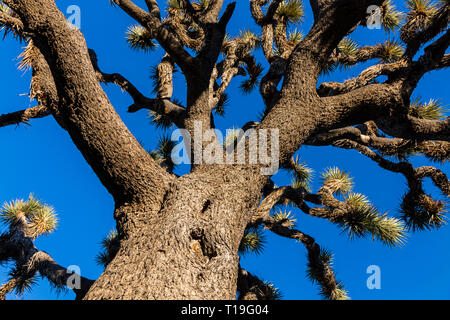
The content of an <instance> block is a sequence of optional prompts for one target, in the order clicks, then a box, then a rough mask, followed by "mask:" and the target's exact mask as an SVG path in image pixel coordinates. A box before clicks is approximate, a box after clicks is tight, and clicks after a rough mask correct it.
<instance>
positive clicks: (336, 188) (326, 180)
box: [322, 167, 353, 195]
mask: <svg viewBox="0 0 450 320" xmlns="http://www.w3.org/2000/svg"><path fill="white" fill-rule="evenodd" d="M322 182H323V185H324V186H326V187H328V188H330V190H331V191H332V193H333V194H336V195H341V194H348V193H349V192H350V191H351V190H352V189H353V178H352V177H350V174H349V173H347V172H345V171H343V170H341V169H339V168H337V167H332V168H328V169H326V170H325V172H323V173H322Z"/></svg>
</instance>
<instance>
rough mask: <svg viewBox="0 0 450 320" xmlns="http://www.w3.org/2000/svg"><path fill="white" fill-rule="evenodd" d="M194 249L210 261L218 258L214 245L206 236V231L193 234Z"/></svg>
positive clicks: (197, 231)
mask: <svg viewBox="0 0 450 320" xmlns="http://www.w3.org/2000/svg"><path fill="white" fill-rule="evenodd" d="M191 239H192V244H191V247H192V249H194V250H196V251H199V253H201V254H202V255H203V256H204V257H206V258H208V260H210V259H212V258H214V257H217V252H216V249H215V248H214V246H213V244H212V243H211V242H210V241H209V240H208V239H207V237H206V236H205V232H204V230H201V229H197V230H192V232H191Z"/></svg>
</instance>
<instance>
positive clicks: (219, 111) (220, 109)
mask: <svg viewBox="0 0 450 320" xmlns="http://www.w3.org/2000/svg"><path fill="white" fill-rule="evenodd" d="M229 103H230V98H229V97H228V94H226V93H222V94H221V95H220V97H219V102H218V103H217V105H216V106H215V107H214V113H215V114H216V115H218V116H220V117H224V116H225V112H226V107H227V106H228V105H229Z"/></svg>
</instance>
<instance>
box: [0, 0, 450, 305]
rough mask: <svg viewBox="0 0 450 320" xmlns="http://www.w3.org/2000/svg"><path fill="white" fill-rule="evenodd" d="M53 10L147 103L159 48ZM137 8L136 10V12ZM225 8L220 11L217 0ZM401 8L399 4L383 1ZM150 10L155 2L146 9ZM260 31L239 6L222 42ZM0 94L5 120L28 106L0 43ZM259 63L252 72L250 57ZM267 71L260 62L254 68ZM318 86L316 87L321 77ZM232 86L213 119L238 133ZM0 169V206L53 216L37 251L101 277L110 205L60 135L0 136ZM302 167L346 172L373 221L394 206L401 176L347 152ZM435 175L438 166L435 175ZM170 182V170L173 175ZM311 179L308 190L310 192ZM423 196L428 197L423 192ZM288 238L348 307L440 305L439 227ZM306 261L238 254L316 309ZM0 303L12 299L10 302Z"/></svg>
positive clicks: (114, 11) (435, 89) (142, 129)
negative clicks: (306, 242) (391, 243)
mask: <svg viewBox="0 0 450 320" xmlns="http://www.w3.org/2000/svg"><path fill="white" fill-rule="evenodd" d="M56 2H57V4H58V6H59V7H60V9H61V10H62V11H63V12H65V11H66V9H67V7H68V6H69V5H73V4H76V5H78V6H80V8H81V18H82V20H81V30H82V32H83V33H84V35H85V37H86V39H87V43H88V46H89V47H90V48H93V49H95V50H96V52H97V54H98V58H99V63H100V66H101V68H102V69H103V70H104V71H105V72H119V73H122V74H123V75H124V76H125V77H127V78H128V79H130V80H131V81H132V82H133V83H135V85H136V86H137V87H138V88H140V89H141V90H142V91H143V92H144V93H145V94H147V95H149V96H150V95H151V80H150V79H149V74H150V67H151V66H153V65H155V64H156V63H157V62H158V60H159V59H160V57H161V55H162V51H161V50H160V49H158V50H156V51H155V52H152V53H150V54H145V53H142V52H136V51H133V50H130V49H129V48H128V46H127V43H126V41H125V32H126V29H127V27H128V26H130V25H132V24H134V22H133V21H132V20H131V19H130V18H128V17H127V15H126V14H124V13H123V12H122V11H121V10H120V9H118V8H114V7H112V6H111V5H110V4H109V1H107V0H101V1H87V0H84V1H76V0H68V1H67V0H65V1H62V0H61V1H56ZM143 2H144V1H136V3H138V4H141V5H142V4H143ZM225 2H226V3H228V2H229V1H225ZM395 2H396V3H402V2H403V1H395ZM158 3H160V4H161V5H164V4H165V1H158ZM306 8H307V10H306V13H307V15H308V17H307V18H306V21H305V23H304V24H303V25H300V26H298V28H299V29H300V30H302V31H303V33H306V32H307V31H308V28H309V26H310V25H311V12H310V9H309V5H306ZM244 28H246V29H250V30H253V31H254V32H256V33H259V32H260V30H259V29H258V28H257V26H256V25H255V24H254V23H253V21H252V20H251V18H250V13H249V4H248V1H238V4H237V10H236V13H235V15H234V16H233V18H232V20H231V23H230V25H229V32H230V34H232V35H237V34H238V32H239V30H240V29H244ZM385 37H386V34H385V33H384V31H381V30H367V29H362V28H359V29H358V30H357V31H356V32H355V34H354V35H352V38H353V39H354V40H357V41H358V42H359V43H360V44H374V43H375V42H376V41H380V40H382V39H384V38H385ZM0 43H1V44H0V48H1V49H0V70H2V76H1V77H0V88H1V89H0V90H1V95H2V100H1V103H0V114H3V113H7V112H12V111H16V110H19V109H23V108H26V107H30V106H32V105H33V102H30V100H29V98H28V97H27V96H26V95H23V94H26V93H28V91H29V79H30V73H24V72H22V71H18V70H17V65H18V62H19V61H18V59H17V56H18V55H19V54H20V52H21V51H22V47H23V44H19V43H17V42H16V41H15V40H14V39H11V38H7V39H6V40H5V41H0ZM257 57H258V58H259V61H261V62H264V60H263V58H262V56H261V52H258V53H257ZM264 66H265V67H266V68H267V64H264ZM361 68H362V67H355V68H353V69H351V70H350V71H348V72H346V73H340V72H337V73H335V74H333V75H331V76H328V77H327V78H326V79H327V80H329V79H334V80H337V81H342V80H345V79H348V78H350V77H352V76H355V75H357V74H358V72H359V71H361ZM448 72H449V71H448V70H447V71H439V72H433V73H431V74H428V75H427V76H425V77H424V79H423V80H422V81H421V83H420V85H419V88H418V89H417V90H416V93H415V95H416V96H421V97H423V98H424V100H428V99H429V98H439V99H441V100H442V101H443V102H444V103H445V104H446V105H449V104H450V91H449V88H450V86H449V84H448V75H449V74H448ZM322 80H323V79H322ZM183 82H184V81H183V78H182V76H181V74H179V73H178V74H176V81H175V97H177V98H178V99H180V100H184V95H185V87H184V83H183ZM239 83H240V79H236V80H234V82H233V83H232V85H231V86H230V88H229V90H228V93H229V95H230V98H231V103H230V105H229V107H228V109H227V117H226V118H225V119H222V118H217V119H216V125H217V127H218V128H219V129H221V130H226V129H228V128H232V127H233V126H239V127H240V126H242V125H243V124H245V123H246V122H247V121H250V120H255V119H256V116H257V113H258V112H259V111H260V110H262V108H263V103H262V100H261V98H260V97H259V94H258V93H257V90H256V91H255V92H254V93H253V94H251V95H247V96H246V95H242V94H241V93H240V91H239V89H238V85H239ZM105 88H106V92H107V94H108V96H109V97H110V100H111V101H112V103H113V105H114V106H115V107H116V110H117V111H118V112H119V114H120V116H121V117H122V119H123V121H124V122H125V123H126V125H127V126H128V127H129V129H130V130H131V131H132V132H133V133H134V135H135V136H136V138H137V139H139V140H140V141H142V143H143V145H144V146H145V147H146V148H148V149H152V148H154V147H155V145H156V141H157V137H158V136H159V135H160V134H161V131H157V130H156V129H155V128H154V127H152V126H151V125H150V123H149V120H148V119H147V114H146V112H145V111H141V112H139V113H136V114H128V113H127V112H126V110H127V107H128V106H129V105H130V104H131V103H132V102H131V99H130V98H129V97H128V96H127V94H125V93H122V92H121V91H120V89H119V88H117V87H116V86H114V85H109V86H106V87H105ZM0 143H1V150H2V152H1V156H0V167H1V168H2V172H1V180H0V201H1V202H3V201H9V200H11V199H15V198H26V197H28V194H29V193H31V192H32V193H34V194H35V195H37V196H38V197H39V198H41V199H42V200H45V201H46V202H47V203H49V204H51V205H53V206H54V207H55V208H56V210H57V212H58V214H59V218H60V224H59V228H58V230H57V231H56V232H55V233H53V234H51V235H49V236H47V237H41V238H39V239H38V241H37V246H38V248H39V249H41V250H45V251H47V252H48V253H50V254H51V255H52V256H53V257H54V259H55V260H56V261H57V262H58V263H59V264H61V265H64V266H68V265H79V266H80V267H81V271H82V274H83V275H84V276H86V277H88V278H92V279H95V278H97V277H98V276H99V275H100V274H101V272H102V268H101V267H99V266H97V265H96V263H95V261H94V257H95V255H96V254H97V253H98V252H99V250H100V245H99V242H100V241H101V239H102V238H103V236H104V235H106V234H107V233H108V232H109V231H110V230H111V229H112V228H114V220H113V217H112V213H113V206H114V204H113V200H112V197H111V196H110V195H109V194H108V193H107V192H106V190H105V189H104V187H103V186H102V185H101V184H100V182H99V181H98V179H97V178H96V176H95V175H94V173H93V172H92V170H91V169H90V168H89V166H88V165H87V163H86V162H85V161H84V159H83V157H82V156H81V154H80V153H79V152H78V150H77V149H76V148H75V147H74V145H73V144H72V142H71V140H70V138H69V136H68V135H67V134H66V132H64V131H63V130H62V129H61V128H59V127H58V125H57V124H56V122H55V121H54V120H53V119H52V118H51V117H47V118H45V119H39V120H34V121H32V123H31V126H23V125H20V126H18V127H14V126H10V127H6V128H0ZM299 155H300V156H301V158H302V160H303V161H305V162H306V163H307V164H308V165H309V166H310V167H311V168H313V169H314V170H315V172H316V177H318V176H319V173H320V172H322V171H323V170H324V169H325V168H327V167H330V166H338V167H340V168H341V169H344V170H346V171H349V172H351V174H352V176H353V177H354V182H355V191H356V192H361V193H364V194H365V195H367V196H368V197H369V199H370V200H371V201H372V202H373V203H374V204H376V205H377V206H378V208H379V210H380V211H382V212H386V211H388V212H389V213H390V214H391V215H393V216H396V215H399V213H398V207H399V204H400V198H401V196H402V195H403V194H404V192H405V191H406V189H405V180H404V179H403V178H402V176H399V175H396V174H393V173H390V172H386V171H384V170H382V169H380V168H379V167H378V166H377V165H376V164H375V163H373V162H371V161H370V160H368V159H366V158H364V157H363V156H362V155H360V154H358V153H357V152H356V151H344V150H339V149H335V148H314V147H303V148H302V149H301V150H300V151H299ZM414 163H415V164H416V165H423V164H425V163H427V162H426V161H425V160H424V159H423V158H421V157H418V158H417V159H414ZM438 167H440V168H441V169H443V170H444V171H445V172H446V173H447V174H448V173H449V170H448V166H439V165H438ZM179 172H182V169H181V171H179ZM274 180H275V182H276V183H277V184H278V185H283V184H285V185H286V184H289V183H290V181H289V179H288V178H287V176H286V175H285V174H284V173H280V174H277V175H276V177H275V178H274ZM318 180H319V179H316V180H315V183H314V187H315V188H317V187H318V186H319V182H318ZM427 186H428V190H430V192H432V193H433V194H438V192H437V190H436V189H435V188H434V187H432V186H430V184H427ZM294 213H295V214H296V218H297V224H298V227H299V229H300V230H302V231H303V232H305V233H308V234H310V235H311V236H313V237H315V239H316V241H317V242H318V243H319V244H320V245H321V246H323V247H326V248H328V249H330V250H332V251H333V252H334V254H335V263H334V267H335V270H336V273H337V278H338V279H339V280H341V281H343V283H344V285H345V287H346V289H347V290H348V291H349V293H350V296H351V297H352V298H353V299H449V298H450V277H449V275H448V272H449V263H450V253H449V250H448V243H449V240H450V228H449V227H448V226H444V227H443V228H441V229H440V230H437V231H433V232H421V233H416V234H410V235H409V237H408V241H407V243H406V245H405V246H403V247H401V248H396V249H392V248H388V247H386V246H383V245H382V244H381V243H379V242H373V241H372V240H371V239H357V240H351V241H350V240H348V239H347V238H346V236H344V235H342V234H341V233H340V230H339V229H338V228H337V227H336V226H335V225H333V224H331V223H329V222H326V221H322V220H319V219H314V218H311V217H308V216H306V215H305V214H302V213H301V212H300V211H299V210H294ZM306 263H307V261H306V251H305V249H304V247H303V246H302V245H301V244H299V243H295V242H294V241H292V240H286V239H282V238H279V237H277V236H272V235H270V234H267V245H266V248H265V251H264V254H263V255H260V256H255V255H249V256H246V257H245V258H244V259H243V260H242V265H243V267H245V268H246V269H247V270H249V271H250V272H252V273H254V274H256V275H257V276H259V277H261V278H262V279H264V280H269V281H272V282H273V283H274V284H275V286H276V287H278V288H280V290H281V291H282V293H283V295H284V298H285V299H320V297H319V296H318V290H317V287H315V286H314V285H312V284H311V282H310V281H309V280H308V279H306V278H305V268H306ZM370 265H378V266H379V267H380V268H381V290H369V289H368V288H367V286H366V280H367V278H368V276H369V275H368V274H367V273H366V269H367V267H368V266H370ZM6 276H7V275H6V269H5V268H0V282H4V281H5V280H6ZM9 298H10V299H11V298H12V299H16V298H20V297H16V296H14V295H10V296H9ZM22 298H23V299H73V298H74V294H73V293H71V292H68V293H66V294H64V293H63V294H60V295H56V293H55V292H54V291H53V292H52V291H51V290H50V288H49V286H48V283H47V281H46V280H43V281H40V282H39V285H38V286H36V287H34V289H33V291H32V292H31V293H27V294H25V295H24V296H23V297H22Z"/></svg>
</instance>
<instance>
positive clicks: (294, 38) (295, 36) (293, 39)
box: [288, 29, 304, 47]
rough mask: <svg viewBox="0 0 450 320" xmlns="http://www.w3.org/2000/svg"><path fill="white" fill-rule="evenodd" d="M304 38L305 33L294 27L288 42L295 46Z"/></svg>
mask: <svg viewBox="0 0 450 320" xmlns="http://www.w3.org/2000/svg"><path fill="white" fill-rule="evenodd" d="M303 38H304V35H303V33H302V32H301V31H299V30H297V29H294V30H292V31H291V32H289V34H288V44H289V45H291V46H292V47H295V46H296V45H297V44H299V43H300V41H302V40H303Z"/></svg>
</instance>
